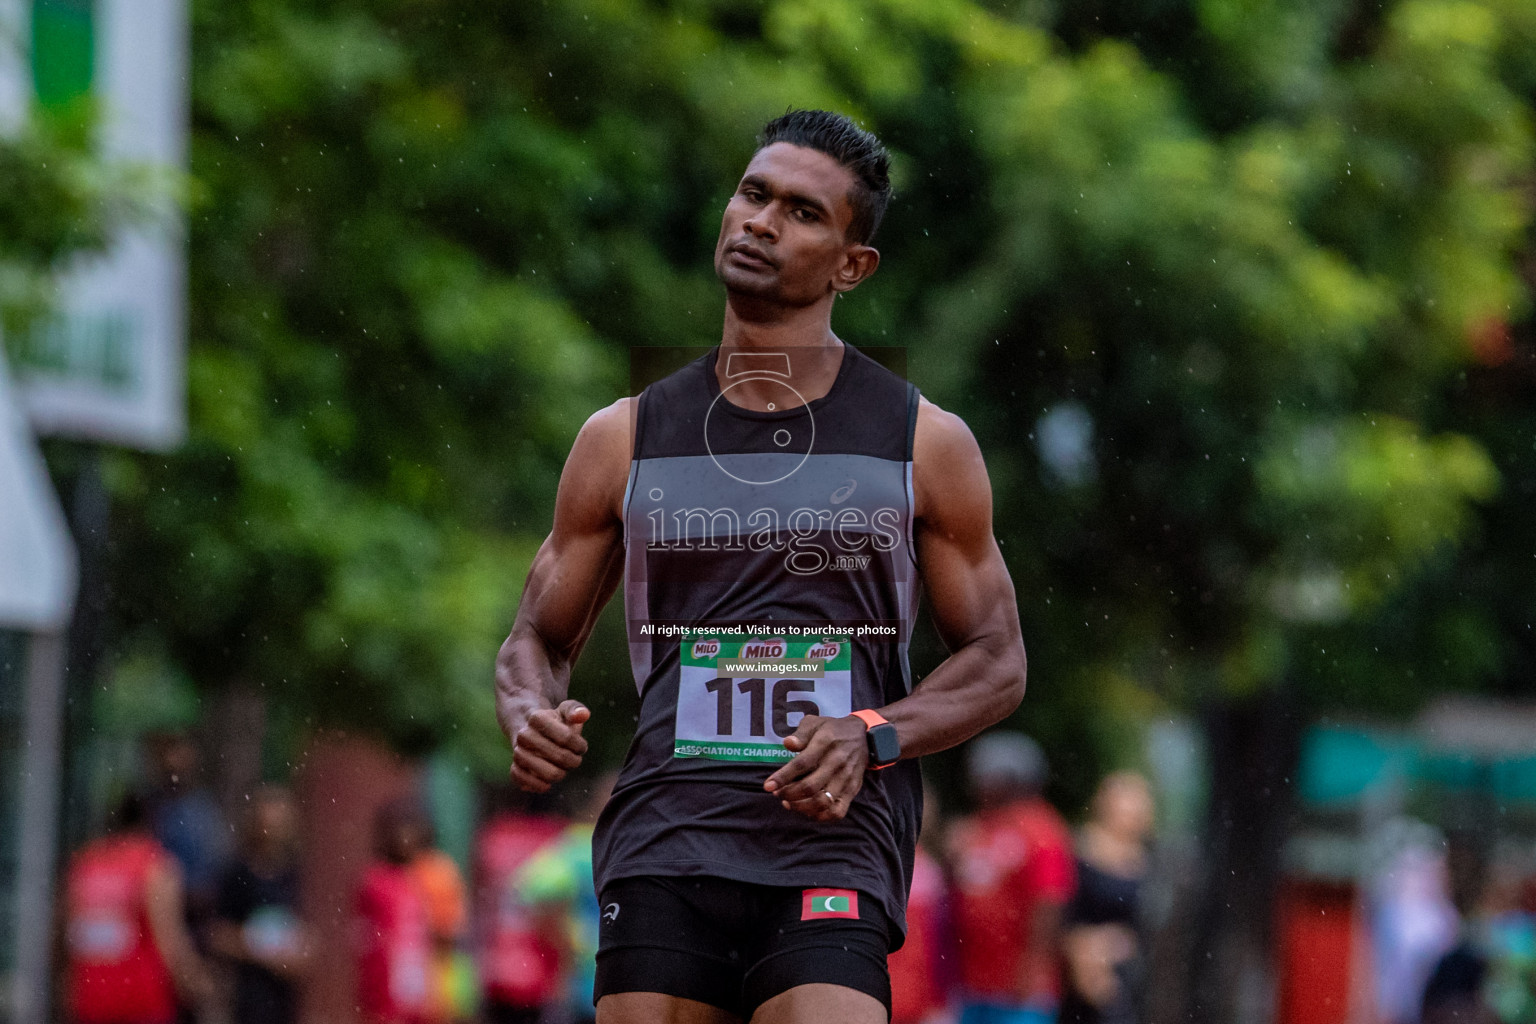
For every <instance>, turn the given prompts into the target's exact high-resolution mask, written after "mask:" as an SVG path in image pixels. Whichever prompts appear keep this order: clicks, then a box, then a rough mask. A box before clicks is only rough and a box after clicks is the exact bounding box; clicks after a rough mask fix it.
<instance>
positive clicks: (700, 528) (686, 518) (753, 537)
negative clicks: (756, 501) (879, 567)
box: [645, 481, 901, 576]
mask: <svg viewBox="0 0 1536 1024" xmlns="http://www.w3.org/2000/svg"><path fill="white" fill-rule="evenodd" d="M850 483H851V481H850ZM842 490H843V488H839V491H838V492H835V493H834V497H835V496H836V493H841V491H842ZM848 490H849V492H850V493H851V487H850V488H848ZM847 497H848V496H847V494H844V495H843V500H845V501H846V500H847ZM645 517H646V520H647V521H648V523H649V524H650V538H649V540H648V542H647V546H648V547H650V548H652V549H663V550H672V551H679V550H681V551H770V550H772V551H783V552H785V556H784V567H785V568H786V569H788V570H789V571H790V572H792V573H795V574H796V575H800V576H813V575H815V574H816V573H819V572H822V571H824V570H826V569H833V570H842V571H847V570H861V569H865V568H867V567H868V566H869V563H870V560H871V557H870V555H869V554H868V553H867V552H870V551H894V550H896V546H897V545H898V544H900V543H901V510H900V509H895V508H889V507H884V508H877V509H874V510H873V511H868V512H866V511H865V510H864V509H862V508H859V507H858V506H849V507H847V508H839V509H829V508H820V509H818V508H805V507H802V508H797V509H795V510H794V511H793V512H790V513H789V514H788V515H786V516H784V517H783V519H782V521H781V520H780V516H779V510H778V509H776V508H760V509H757V510H756V511H753V512H749V513H747V514H746V515H745V516H743V515H742V514H741V513H739V512H737V511H736V510H735V509H733V508H685V509H679V510H677V511H674V512H672V513H671V514H668V513H667V511H666V510H665V509H659V508H654V509H651V510H650V511H649V512H647V513H646V514H645ZM858 552H866V553H865V554H859V553H858Z"/></svg>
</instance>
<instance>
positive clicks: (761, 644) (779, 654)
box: [741, 639, 789, 658]
mask: <svg viewBox="0 0 1536 1024" xmlns="http://www.w3.org/2000/svg"><path fill="white" fill-rule="evenodd" d="M788 647H789V645H788V644H787V643H785V641H783V640H782V639H780V640H754V641H752V642H750V643H745V644H742V645H741V656H742V657H743V658H783V657H784V656H785V651H786V650H787V649H788Z"/></svg>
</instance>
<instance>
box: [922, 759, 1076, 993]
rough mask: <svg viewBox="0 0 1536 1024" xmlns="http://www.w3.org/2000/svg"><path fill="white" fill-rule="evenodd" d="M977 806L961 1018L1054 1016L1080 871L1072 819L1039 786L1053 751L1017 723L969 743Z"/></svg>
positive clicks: (961, 862) (966, 845)
mask: <svg viewBox="0 0 1536 1024" xmlns="http://www.w3.org/2000/svg"><path fill="white" fill-rule="evenodd" d="M966 754H967V760H966V765H967V770H968V775H969V782H970V786H971V791H972V795H973V797H974V799H975V801H976V805H977V811H976V814H975V816H974V817H972V818H970V819H968V820H966V821H963V822H961V823H960V824H959V825H957V826H956V828H955V831H954V835H953V837H952V841H951V843H950V857H951V862H952V863H953V865H954V871H955V887H956V900H955V934H956V939H957V940H958V947H957V950H956V953H957V955H958V957H959V960H960V985H961V989H962V991H961V1000H962V1006H961V1017H960V1020H961V1024H1048V1022H1050V1021H1052V1020H1054V1019H1055V1017H1056V1011H1057V1007H1058V1005H1059V1003H1060V999H1061V976H1060V970H1059V967H1058V962H1059V961H1058V957H1059V955H1060V949H1061V946H1060V939H1061V920H1062V911H1063V909H1064V908H1065V906H1066V904H1067V901H1068V900H1069V899H1071V897H1072V891H1073V888H1074V886H1075V875H1076V872H1075V870H1074V868H1073V862H1072V841H1071V836H1070V834H1069V833H1068V831H1067V825H1066V822H1065V821H1063V820H1062V817H1061V815H1060V814H1058V813H1057V812H1056V810H1055V809H1054V808H1053V807H1051V805H1050V804H1048V803H1046V801H1045V799H1044V798H1043V797H1042V796H1041V795H1040V794H1041V790H1042V788H1043V787H1044V785H1045V779H1046V761H1045V755H1044V754H1043V753H1042V752H1041V750H1040V747H1039V745H1038V744H1036V743H1035V742H1034V741H1033V740H1031V739H1030V738H1029V737H1027V736H1025V735H1023V734H1022V733H1016V732H992V733H988V734H986V735H984V736H981V737H979V738H978V739H976V740H973V741H972V742H971V744H970V746H969V748H968V749H967V752H966Z"/></svg>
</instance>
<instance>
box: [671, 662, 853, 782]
mask: <svg viewBox="0 0 1536 1024" xmlns="http://www.w3.org/2000/svg"><path fill="white" fill-rule="evenodd" d="M681 655H682V657H681V664H680V673H679V678H678V697H677V737H676V742H675V743H674V745H673V751H672V752H673V756H675V757H703V758H709V759H712V760H717V761H787V760H789V759H790V758H791V757H793V756H794V755H793V754H792V753H790V752H789V751H788V750H785V749H784V738H785V737H786V736H789V735H790V734H792V733H793V732H794V731H795V729H796V727H797V726H799V724H800V720H801V719H803V718H804V717H805V716H806V715H826V716H828V717H835V718H841V717H843V716H845V715H847V714H849V713H850V712H851V711H852V710H853V708H852V704H851V694H852V671H851V667H852V657H851V651H850V650H849V644H848V642H847V641H846V640H819V639H814V638H812V639H807V640H801V641H796V642H791V641H787V640H784V639H776V638H755V639H752V640H748V641H745V642H743V641H742V640H740V639H739V638H737V639H733V640H724V639H721V638H716V637H704V638H700V637H698V636H694V637H691V638H689V639H687V640H684V641H683V642H682V651H681ZM781 662H797V663H799V664H796V665H794V666H793V668H795V669H799V670H800V671H799V672H796V673H790V672H784V673H783V674H777V673H775V672H774V671H773V670H774V669H775V668H777V667H780V666H779V663H781ZM808 666H809V667H813V668H814V672H806V671H805V668H806V667H808ZM782 667H785V668H788V667H790V666H782ZM765 669H766V670H767V671H764V670H765ZM754 670H755V671H754ZM808 676H814V678H807V677H808Z"/></svg>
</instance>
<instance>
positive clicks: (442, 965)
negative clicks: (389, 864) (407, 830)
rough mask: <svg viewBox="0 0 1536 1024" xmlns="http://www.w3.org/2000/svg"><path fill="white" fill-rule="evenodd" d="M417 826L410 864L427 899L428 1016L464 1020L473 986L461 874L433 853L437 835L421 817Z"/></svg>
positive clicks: (440, 1023) (438, 1021) (446, 1023)
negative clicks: (464, 947) (465, 946)
mask: <svg viewBox="0 0 1536 1024" xmlns="http://www.w3.org/2000/svg"><path fill="white" fill-rule="evenodd" d="M419 827H420V829H421V835H420V837H419V840H418V842H417V844H416V845H417V847H418V850H419V852H418V853H417V854H416V856H415V859H413V860H412V861H411V873H412V875H413V876H414V877H415V880H416V884H417V886H418V887H419V888H420V889H421V894H422V897H423V898H424V899H425V900H426V908H427V929H428V932H429V934H430V937H431V944H432V964H431V969H430V974H431V977H430V979H429V983H428V986H429V989H430V992H431V995H430V999H429V1003H430V1007H429V1010H428V1015H427V1016H428V1019H429V1020H430V1021H432V1022H433V1024H450V1022H454V1021H467V1020H469V1019H470V1018H471V1017H472V1016H474V1012H475V995H476V988H477V985H476V984H475V977H474V968H473V965H472V964H471V963H470V961H469V958H468V957H467V956H466V955H465V954H464V952H463V950H462V948H461V947H462V944H463V941H464V939H465V938H466V936H467V934H468V930H469V929H468V925H469V905H468V900H467V898H466V895H465V891H464V876H463V875H462V874H461V873H460V872H459V866H458V865H457V864H455V863H454V862H453V858H452V857H450V856H448V854H446V853H444V852H443V851H442V850H439V849H437V841H436V837H435V835H434V834H433V831H432V828H431V826H430V825H429V824H428V823H427V822H426V820H425V819H423V820H422V821H421V822H420V824H419Z"/></svg>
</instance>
